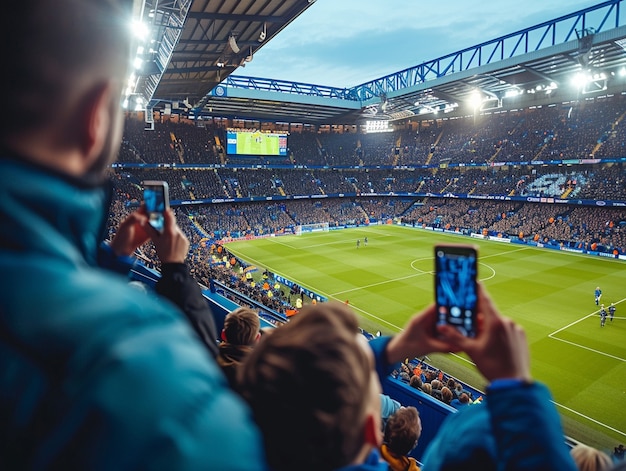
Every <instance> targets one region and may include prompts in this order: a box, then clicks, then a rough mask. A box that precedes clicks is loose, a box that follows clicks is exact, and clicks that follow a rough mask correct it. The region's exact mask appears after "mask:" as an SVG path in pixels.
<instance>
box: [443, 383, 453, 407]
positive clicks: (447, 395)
mask: <svg viewBox="0 0 626 471" xmlns="http://www.w3.org/2000/svg"><path fill="white" fill-rule="evenodd" d="M453 397H454V395H453V394H452V391H450V388H449V387H448V386H444V387H443V388H441V400H442V401H443V402H445V403H446V404H450V401H452V398H453Z"/></svg>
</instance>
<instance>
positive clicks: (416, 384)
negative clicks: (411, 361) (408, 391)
mask: <svg viewBox="0 0 626 471" xmlns="http://www.w3.org/2000/svg"><path fill="white" fill-rule="evenodd" d="M409 385H410V386H411V387H413V388H415V389H421V388H422V378H420V377H419V376H417V375H413V376H411V380H410V381H409Z"/></svg>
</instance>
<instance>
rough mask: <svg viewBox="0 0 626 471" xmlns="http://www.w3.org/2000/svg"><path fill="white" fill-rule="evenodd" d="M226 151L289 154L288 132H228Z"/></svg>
mask: <svg viewBox="0 0 626 471" xmlns="http://www.w3.org/2000/svg"><path fill="white" fill-rule="evenodd" d="M226 153H227V154H230V155H283V156H286V155H287V134H271V133H265V132H258V131H257V132H237V131H227V132H226Z"/></svg>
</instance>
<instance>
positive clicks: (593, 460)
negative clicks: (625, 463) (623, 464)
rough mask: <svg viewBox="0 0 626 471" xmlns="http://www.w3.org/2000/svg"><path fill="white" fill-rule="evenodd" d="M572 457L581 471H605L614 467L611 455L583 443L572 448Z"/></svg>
mask: <svg viewBox="0 0 626 471" xmlns="http://www.w3.org/2000/svg"><path fill="white" fill-rule="evenodd" d="M570 455H572V458H573V459H574V462H575V463H576V466H578V470H579V471H605V470H608V469H610V468H611V466H613V463H612V462H611V458H610V457H609V455H607V454H606V453H604V452H603V451H600V450H597V449H595V448H592V447H590V446H587V445H583V444H582V443H579V444H578V445H576V446H575V447H574V448H572V449H571V450H570Z"/></svg>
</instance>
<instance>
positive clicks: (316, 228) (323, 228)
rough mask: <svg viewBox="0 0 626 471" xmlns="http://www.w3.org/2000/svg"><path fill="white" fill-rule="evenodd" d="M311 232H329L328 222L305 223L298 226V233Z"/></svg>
mask: <svg viewBox="0 0 626 471" xmlns="http://www.w3.org/2000/svg"><path fill="white" fill-rule="evenodd" d="M309 232H328V223H327V222H320V223H317V224H303V225H301V226H296V235H302V234H307V233H309Z"/></svg>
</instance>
